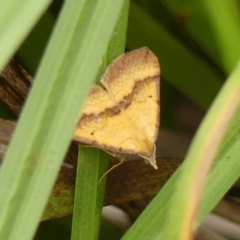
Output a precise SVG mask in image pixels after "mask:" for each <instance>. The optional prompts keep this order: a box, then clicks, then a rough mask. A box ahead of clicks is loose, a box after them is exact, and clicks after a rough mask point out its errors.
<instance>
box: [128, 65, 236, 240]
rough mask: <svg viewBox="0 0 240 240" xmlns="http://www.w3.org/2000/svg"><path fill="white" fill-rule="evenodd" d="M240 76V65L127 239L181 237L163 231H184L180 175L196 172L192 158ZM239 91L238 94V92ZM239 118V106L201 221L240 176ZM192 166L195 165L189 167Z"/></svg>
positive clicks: (209, 186) (207, 192)
mask: <svg viewBox="0 0 240 240" xmlns="http://www.w3.org/2000/svg"><path fill="white" fill-rule="evenodd" d="M239 78H240V65H238V66H237V68H236V70H235V71H234V73H233V74H232V75H231V76H230V78H229V80H228V82H227V84H226V86H225V87H224V88H223V90H222V91H221V94H220V95H219V97H218V98H217V100H216V102H215V103H214V105H213V107H212V108H211V110H210V111H209V114H208V115H207V117H206V118H205V120H204V122H203V124H202V125H201V126H202V127H201V128H200V130H199V132H198V133H197V135H196V138H195V141H194V143H193V145H192V146H191V149H190V151H189V155H188V158H187V161H185V162H184V163H183V164H182V166H181V167H180V168H179V169H178V170H177V171H176V172H175V173H174V174H173V176H172V177H171V179H170V180H169V181H168V182H167V184H166V185H165V186H164V188H163V189H162V190H161V191H160V192H159V193H158V195H157V196H156V197H155V198H154V200H153V201H152V203H151V204H150V205H149V206H148V207H147V208H146V210H145V211H144V212H143V214H142V215H141V216H140V218H139V219H138V220H137V221H136V222H135V223H134V225H133V227H132V228H131V229H130V230H129V231H128V232H127V234H125V236H124V238H123V239H135V238H136V237H138V239H160V238H161V237H162V238H163V239H166V238H165V237H166V236H167V239H178V238H177V237H176V236H174V237H175V238H174V237H172V238H170V237H171V236H172V235H165V236H163V235H162V234H163V232H164V230H165V229H167V230H166V231H170V230H171V233H173V232H175V231H178V230H179V231H183V228H181V227H180V226H181V222H182V221H183V219H182V218H181V219H180V218H178V214H181V216H183V214H184V213H183V211H184V207H183V205H185V206H186V204H188V203H189V202H188V201H187V200H186V198H184V192H185V191H184V189H185V187H186V186H187V185H186V184H187V183H186V182H185V184H184V186H181V190H180V187H179V188H178V190H177V191H176V184H178V181H179V177H180V175H181V174H182V173H183V171H187V174H186V172H185V175H184V176H186V178H188V176H191V175H192V173H191V171H193V172H194V168H193V169H192V168H191V167H192V165H191V164H192V163H190V162H191V161H192V162H194V161H195V160H196V158H198V157H199V154H200V153H199V152H198V151H199V150H198V149H200V148H201V146H202V144H204V142H205V138H207V136H208V135H207V134H208V130H209V129H210V128H211V126H213V125H214V124H215V122H216V121H217V119H215V116H218V113H219V112H220V113H221V109H222V106H224V105H225V100H226V101H227V100H229V97H231V96H232V94H233V95H234V96H236V95H237V96H239V95H240V94H239V87H240V86H239ZM237 92H238V94H236V93H237ZM237 101H238V100H237ZM225 106H226V105H225ZM239 119H240V109H238V110H237V112H236V114H235V116H234V119H233V122H232V123H231V127H230V128H229V129H228V130H227V133H226V136H225V137H224V139H223V142H222V144H221V148H220V151H219V154H218V156H217V157H216V161H215V163H214V165H213V169H212V171H211V172H210V174H209V177H208V183H207V185H206V189H205V191H204V197H203V201H202V205H201V211H200V216H199V219H200V221H201V220H202V219H203V218H204V217H205V216H206V214H208V213H209V211H211V209H212V208H213V207H214V205H215V204H216V203H217V202H218V201H219V200H220V199H221V198H222V196H223V195H224V194H225V193H226V191H227V190H228V189H229V188H230V187H231V186H232V184H233V183H234V182H235V181H236V179H237V178H238V177H239V173H240V165H239V147H238V146H239V144H240V139H239V138H236V135H237V134H238V132H239V131H240V126H239V124H237V123H239ZM227 159H231V161H226V160H227ZM188 164H189V165H188ZM193 164H195V163H193ZM189 166H191V167H190V168H189ZM195 167H196V166H195ZM195 169H196V168H195ZM192 177H194V176H192ZM188 181H190V180H189V179H188ZM190 183H191V181H190ZM173 196H174V200H173V202H174V203H175V205H174V206H173V205H172V204H171V201H169V199H170V198H171V197H173ZM185 196H186V195H185ZM181 199H182V200H181ZM184 200H185V202H184ZM176 202H177V203H176ZM185 211H186V209H185ZM169 214H170V217H169ZM171 214H172V215H171ZM168 217H169V219H168V221H167V223H165V220H166V219H167V218H168ZM173 219H174V220H173ZM172 229H174V231H172ZM179 231H178V233H179ZM139 236H140V237H139Z"/></svg>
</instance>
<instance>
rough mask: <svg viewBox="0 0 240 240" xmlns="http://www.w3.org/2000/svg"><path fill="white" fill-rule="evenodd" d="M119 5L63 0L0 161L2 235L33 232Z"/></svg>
mask: <svg viewBox="0 0 240 240" xmlns="http://www.w3.org/2000/svg"><path fill="white" fill-rule="evenodd" d="M122 5H123V3H122V2H121V1H119V2H116V3H115V4H114V5H113V4H112V1H110V0H105V1H104V4H103V2H101V3H100V2H97V3H96V1H93V0H92V1H89V0H85V1H81V2H79V4H78V5H77V6H76V2H75V1H72V0H69V1H66V2H65V5H64V7H63V9H62V12H61V15H60V17H59V19H58V23H57V25H56V28H55V30H54V33H53V36H52V38H51V41H50V43H49V45H48V49H47V51H46V53H45V56H44V59H43V61H42V64H41V66H40V68H39V71H38V73H37V76H36V79H35V82H34V84H33V87H32V89H31V92H30V95H29V97H28V101H27V103H26V105H25V107H24V110H23V112H22V115H21V118H20V121H19V124H18V127H17V129H16V131H15V134H14V136H13V139H12V142H11V145H10V147H9V149H8V152H7V154H6V157H5V159H4V163H3V165H2V167H1V171H0V184H1V186H0V199H1V201H2V202H1V208H0V238H1V239H6V240H7V239H19V240H21V239H24V240H27V239H31V238H32V236H33V234H34V231H35V229H36V227H37V224H38V221H39V219H40V217H41V214H42V212H43V210H44V207H45V204H46V202H47V198H48V196H49V194H50V191H51V188H52V186H53V184H54V181H55V179H56V176H57V173H58V170H59V167H60V165H61V161H62V159H63V157H64V155H65V153H66V150H67V147H68V145H69V141H70V139H71V136H72V133H73V131H74V128H75V124H76V122H77V119H78V117H79V111H80V108H81V105H82V104H81V102H83V100H84V98H85V97H86V96H87V94H88V90H89V89H90V86H91V83H92V82H93V81H94V80H95V78H96V76H97V73H98V71H99V66H100V64H99V63H101V62H102V61H103V58H104V54H105V52H106V50H107V47H108V44H109V42H110V39H111V36H112V33H113V31H114V28H115V24H116V22H117V19H118V17H119V15H120V13H121V9H122ZM26 226H27V227H26Z"/></svg>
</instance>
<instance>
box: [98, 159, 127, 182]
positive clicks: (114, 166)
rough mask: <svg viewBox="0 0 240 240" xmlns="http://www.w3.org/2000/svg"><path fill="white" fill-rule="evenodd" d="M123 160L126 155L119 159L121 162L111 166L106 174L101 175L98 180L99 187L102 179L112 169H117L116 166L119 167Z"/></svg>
mask: <svg viewBox="0 0 240 240" xmlns="http://www.w3.org/2000/svg"><path fill="white" fill-rule="evenodd" d="M125 158H126V155H124V156H123V157H122V159H121V161H120V162H119V163H117V164H115V165H113V166H112V167H111V168H110V169H109V170H108V171H107V172H105V173H104V174H103V175H102V177H101V178H100V179H99V181H98V186H99V185H100V183H101V181H102V180H103V178H104V177H105V176H106V175H107V174H108V173H110V172H111V171H112V170H113V169H115V168H117V167H118V166H120V165H121V164H122V163H123V162H124V160H125Z"/></svg>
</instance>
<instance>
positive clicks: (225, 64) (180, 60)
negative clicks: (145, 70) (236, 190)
mask: <svg viewBox="0 0 240 240" xmlns="http://www.w3.org/2000/svg"><path fill="white" fill-rule="evenodd" d="M1 1H2V4H3V3H5V5H2V6H3V7H2V8H1V9H0V13H1V14H0V52H1V60H0V67H1V69H2V68H3V67H4V65H5V64H6V63H7V61H8V60H9V58H10V57H12V55H14V54H15V57H16V58H17V59H18V60H19V61H20V62H21V64H22V65H23V66H24V67H25V68H26V69H27V70H28V71H29V72H30V73H31V74H32V75H34V76H35V77H36V81H38V82H39V83H36V86H34V87H35V88H34V90H33V91H34V93H32V95H31V98H29V100H28V103H27V106H26V108H25V109H24V112H23V114H22V118H21V120H20V124H19V125H22V126H19V129H18V130H17V133H16V137H15V138H14V140H13V143H12V144H11V148H10V150H9V153H8V155H7V156H6V164H5V163H4V166H3V168H2V169H1V172H0V189H1V190H0V199H5V200H4V202H3V204H2V207H3V206H5V208H4V209H0V228H1V229H2V230H1V231H0V239H14V236H15V237H16V236H18V237H19V235H18V234H20V233H21V234H23V235H21V236H22V239H31V238H32V236H33V234H34V232H35V228H36V224H35V226H34V224H33V226H32V227H31V226H29V229H30V228H31V229H30V230H29V231H23V232H22V230H21V229H22V228H24V226H22V225H21V221H20V223H19V221H18V218H17V217H16V220H14V221H13V220H12V219H13V216H15V215H16V211H18V212H20V213H22V217H23V219H25V220H26V221H31V218H29V216H28V215H27V212H30V211H35V210H33V208H34V206H35V207H36V208H38V207H39V206H40V208H39V209H40V210H39V211H38V212H36V213H35V217H34V221H35V222H37V221H38V219H39V218H40V216H41V211H42V210H41V209H43V208H44V204H45V203H46V201H47V197H48V194H49V192H50V190H51V186H52V184H53V182H54V178H55V177H56V174H57V171H58V169H59V166H60V164H61V160H62V157H63V156H64V153H65V151H66V149H67V146H68V143H69V141H70V138H71V132H72V131H73V129H74V123H75V122H76V119H77V115H78V111H79V109H80V106H81V101H83V100H84V98H85V97H86V95H87V91H86V89H89V88H90V86H91V83H92V82H93V81H95V80H96V79H97V77H99V75H100V73H101V72H103V70H104V68H105V67H106V66H107V64H108V63H109V62H110V61H111V60H112V59H113V58H114V57H116V56H117V55H119V54H120V53H121V52H123V51H124V39H125V35H126V45H125V47H126V49H127V50H131V49H136V48H139V47H142V46H148V47H149V48H150V49H151V50H152V51H153V52H154V53H155V54H156V55H157V56H158V58H159V60H160V64H161V72H162V74H161V79H162V89H161V102H162V105H161V108H162V111H161V112H162V113H161V122H162V127H165V128H169V129H172V130H176V128H177V126H176V125H175V120H174V114H173V112H174V111H175V106H174V99H175V98H176V95H178V94H183V95H185V96H186V97H187V98H189V99H190V100H191V101H193V102H194V103H195V104H197V105H198V106H199V107H201V108H202V109H203V110H205V111H206V112H207V110H208V109H209V107H210V105H211V104H212V103H213V100H214V99H215V98H216V96H217V94H218V93H219V91H220V89H221V87H222V86H223V83H224V82H225V80H226V78H227V77H228V76H229V74H230V73H231V72H232V71H233V70H234V68H235V67H236V65H237V62H238V59H239V55H240V54H239V53H240V44H239V42H240V29H239V26H240V14H239V3H238V1H236V0H223V1H217V0H212V1H208V0H197V1H190V0H186V1H177V0H176V1H173V0H171V1H168V0H157V1H156V0H148V1H145V0H132V1H131V2H130V6H129V15H128V16H127V14H128V10H127V9H128V1H123V2H122V3H113V2H112V1H107V0H104V1H102V2H101V4H99V3H97V2H96V1H93V0H85V1H73V0H69V1H65V2H64V3H63V2H62V1H54V2H53V3H52V5H50V1H40V2H41V3H39V1H34V0H28V1H25V3H24V4H20V3H18V1H17V0H11V1H8V3H6V2H5V1H3V0H1ZM1 1H0V2H1ZM81 10H82V11H81ZM95 14H96V15H95ZM114 14H115V15H114ZM127 18H128V24H127V29H126V26H125V25H124V21H126V20H127ZM121 19H123V20H122V21H120V20H121ZM94 20H95V22H94ZM78 29H79V32H78ZM116 29H118V30H116ZM53 30H54V31H53ZM102 33H105V34H104V36H103V37H99V36H102ZM114 34H115V35H114ZM50 39H51V40H50ZM119 39H120V40H119ZM113 40H114V41H113ZM47 45H48V49H47V50H46V46H47ZM78 46H79V47H78ZM43 56H44V58H43ZM56 58H57V61H55V59H56ZM83 59H84V61H83ZM100 61H102V62H103V64H102V65H101V67H100V68H99V62H100ZM40 63H41V65H40ZM89 66H93V67H91V68H90V69H91V71H87V70H88V69H89ZM92 69H94V71H93V70H92ZM236 69H237V70H236V71H239V70H238V69H239V67H238V68H236ZM89 72H91V73H92V74H90V73H89ZM79 76H81V77H82V78H83V79H84V80H86V82H85V81H81V83H78V82H79V78H80V77H79ZM234 76H235V79H236V80H235V81H238V82H239V79H240V77H239V75H238V74H235V75H234ZM78 84H79V85H78ZM55 86H57V88H56V87H55ZM76 86H78V87H76ZM76 88H77V89H80V90H79V91H76V90H74V89H76ZM55 89H56V90H55ZM81 89H82V90H81ZM65 90H66V91H65ZM34 95H35V96H34ZM62 95H63V98H62ZM69 96H72V97H71V98H70V97H69ZM54 97H56V98H55V99H53V98H54ZM226 98H227V96H226ZM56 102H58V103H62V105H64V106H65V107H66V108H67V107H69V109H71V110H69V111H66V112H65V113H61V108H60V107H59V106H58V105H57V104H56ZM73 103H74V104H73ZM44 104H45V105H44ZM72 105H74V106H73V107H72ZM36 106H38V107H36ZM70 106H71V107H70ZM48 108H49V109H52V108H53V109H55V111H52V110H50V111H49V110H48ZM34 109H35V110H38V111H37V112H38V113H36V112H34V111H35V110H34ZM0 110H1V112H0V114H1V117H2V118H12V117H13V116H12V115H11V113H10V112H8V111H7V109H6V108H5V106H4V104H2V105H1V109H0ZM61 114H63V115H61ZM69 115H71V116H72V118H71V119H69V117H68V116H69ZM58 119H62V121H59V120H58ZM64 119H65V121H64ZM238 119H239V111H238V112H237V113H236V115H235V116H234V119H233V122H232V124H231V127H230V128H229V130H228V132H227V135H226V136H225V138H224V140H223V142H222V145H221V148H220V151H219V153H218V155H217V158H216V161H215V164H214V168H213V170H212V172H211V174H210V177H209V184H208V188H207V189H206V191H205V193H204V199H203V203H202V207H201V213H200V218H199V219H200V220H202V219H203V218H204V217H205V216H206V214H207V213H208V212H209V211H211V209H212V208H213V207H214V205H215V204H216V203H217V201H218V200H219V199H220V198H221V197H222V196H223V195H224V193H225V192H226V191H227V190H228V189H229V188H230V187H231V185H232V183H233V182H234V181H235V180H236V179H237V178H238V176H239V170H240V169H239V168H240V167H239V164H238V156H239V150H238V148H237V146H238V144H239V139H238V138H236V137H235V136H238V132H239V127H238V125H239V124H238V123H239V120H238ZM42 121H44V122H45V125H41V123H42ZM66 122H68V127H66V126H65V125H66ZM32 123H33V124H32ZM30 125H31V129H32V131H33V132H30V134H29V133H28V134H26V131H27V130H28V129H29V126H30ZM49 126H53V127H52V129H54V128H55V130H52V132H51V133H49V135H51V136H50V137H51V138H49V139H46V138H45V135H44V132H47V131H49V128H51V127H49ZM63 126H64V128H65V129H66V130H65V131H64V132H61V136H60V134H59V133H58V130H59V129H62V128H63ZM178 130H179V129H178ZM180 130H181V129H180ZM34 131H36V132H34ZM58 134H59V135H58ZM62 135H64V138H65V139H64V140H61V141H60V140H59V142H57V140H56V139H58V138H61V137H62ZM205 135H206V138H207V137H208V135H207V132H206V133H205ZM23 139H24V141H23ZM26 139H28V141H29V142H25V140H26ZM19 142H23V143H24V144H23V145H21V144H20V145H19ZM43 142H44V145H42V144H43ZM56 144H59V145H58V148H61V147H59V146H63V147H62V148H61V149H62V151H60V153H58V154H56V155H54V154H55V151H56V147H55V148H54V147H53V146H54V145H56ZM199 144H201V142H199ZM23 149H25V150H23ZM36 149H37V151H39V153H40V155H39V158H40V159H47V160H48V163H47V161H46V162H44V161H43V164H42V165H41V167H42V168H41V169H40V170H39V176H38V177H36V176H33V177H32V176H29V175H28V174H26V172H27V171H28V170H29V169H31V168H32V165H31V162H30V159H32V157H34V156H35V152H36ZM96 154H97V155H99V153H96ZM53 156H54V157H53ZM226 156H228V157H231V163H229V162H228V163H226V161H224V160H225V159H226ZM18 159H19V162H18V161H17V160H18ZM21 159H22V160H21ZM49 159H51V160H52V162H51V163H50V164H49ZM53 159H55V160H53ZM20 160H21V161H20ZM16 164H17V165H18V168H19V172H16V171H15V170H13V169H14V167H13V166H16ZM189 171H190V170H189ZM179 172H180V171H178V172H177V173H176V174H175V175H174V176H173V178H172V179H171V180H170V181H169V183H168V184H167V185H166V186H165V188H164V189H163V190H162V191H161V193H160V194H159V196H158V197H157V198H156V199H155V200H154V201H153V203H152V204H151V206H149V208H148V209H147V211H145V212H144V214H143V215H142V216H141V217H140V219H139V220H138V221H137V222H136V223H135V225H134V226H133V228H131V229H130V231H129V232H128V233H127V234H126V235H125V236H124V237H123V239H136V237H138V239H147V236H151V239H159V237H160V233H159V229H162V227H163V226H162V225H161V226H159V225H160V224H159V222H161V220H162V219H164V218H165V214H167V213H166V212H167V209H168V207H169V209H170V208H171V207H170V206H167V204H166V202H168V199H169V198H170V197H171V195H172V192H173V191H174V190H173V189H174V181H177V180H176V179H177V177H178V176H179V174H180V173H179ZM47 173H48V174H50V175H51V174H52V179H50V178H49V179H50V180H49V179H47V178H46V179H47V180H46V182H45V184H46V186H48V187H47V188H46V191H45V190H44V191H43V192H41V191H42V190H41V191H40V190H39V189H40V188H39V189H36V186H37V185H34V187H33V186H32V185H31V184H32V182H31V181H30V180H31V179H32V180H33V181H36V184H43V183H42V181H40V179H41V177H42V178H44V176H45V175H46V174H47ZM18 174H19V175H18ZM13 176H14V177H13ZM48 181H49V184H48ZM8 182H11V183H13V184H9V185H8V184H6V183H8ZM3 183H4V184H3ZM29 183H30V184H29ZM220 183H221V184H220ZM19 186H20V187H19ZM26 186H27V187H28V188H27V190H28V191H26ZM31 187H32V188H31ZM17 189H22V191H20V190H19V192H17V191H18V190H17ZM34 191H35V193H34ZM39 191H40V193H41V194H42V196H43V197H42V198H41V197H39V201H37V202H34V201H33V202H32V208H30V207H29V206H30V205H29V202H28V200H29V199H30V198H34V196H35V197H36V196H38V195H37V193H39ZM33 193H34V194H35V195H34V194H33ZM14 194H16V195H14ZM32 194H33V195H32ZM41 194H39V195H41ZM3 196H4V198H3ZM8 196H9V197H8ZM16 196H17V197H16ZM19 196H20V197H19ZM22 196H24V198H22ZM21 198H22V199H21ZM36 198H37V197H36ZM13 199H17V200H16V202H14V203H13V201H12V200H13ZM29 201H31V200H29ZM4 204H5V205H4ZM19 204H20V205H19ZM21 204H22V205H21ZM36 204H39V205H36ZM19 206H21V208H20V209H19V210H16V209H18V207H19ZM163 206H165V207H164V208H163ZM90 207H91V206H90ZM98 207H99V206H98ZM99 208H100V207H99ZM7 209H9V211H8V210H7ZM26 209H28V211H26ZM156 211H157V212H158V213H159V214H154V213H155V212H156ZM149 219H151V221H150V220H149ZM153 219H154V220H155V222H156V223H155V225H154V223H153ZM34 221H33V222H34ZM70 221H71V220H70V219H67V218H66V219H59V220H56V221H55V222H51V223H50V222H49V223H48V222H46V223H44V224H42V225H41V227H40V229H39V231H38V234H37V235H36V236H35V239H68V238H69V234H70V233H69V231H70V223H69V222H70ZM149 222H150V223H151V224H150V225H148V226H146V223H149ZM59 226H60V227H59ZM143 226H145V228H144V230H142V228H143ZM10 227H11V231H12V232H13V233H11V234H13V235H11V234H10V233H9V232H10ZM111 227H112V226H111V225H109V223H107V222H103V223H102V228H101V230H100V237H99V239H106V234H109V235H110V236H109V235H108V239H120V236H119V235H121V234H120V233H119V231H118V230H116V229H114V228H113V229H114V230H111V231H110V230H109V229H110V228H111ZM165 227H167V226H165ZM57 229H58V230H57ZM59 229H61V234H60V235H57V233H59V232H60V231H59ZM111 229H112V228H111ZM140 230H141V234H139V232H140ZM92 231H93V230H92ZM14 232H15V233H14ZM14 234H16V235H14ZM25 234H26V235H25ZM51 234H52V235H51ZM55 234H56V235H55ZM93 236H94V237H92V239H97V236H96V235H94V234H93ZM101 236H102V238H101ZM103 236H104V237H103ZM18 239H20V238H18ZM75 239H78V238H75ZM82 239H83V238H82Z"/></svg>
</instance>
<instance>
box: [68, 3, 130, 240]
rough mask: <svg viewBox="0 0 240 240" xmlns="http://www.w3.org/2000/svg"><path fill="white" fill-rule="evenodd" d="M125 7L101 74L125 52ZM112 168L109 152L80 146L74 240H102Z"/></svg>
mask: <svg viewBox="0 0 240 240" xmlns="http://www.w3.org/2000/svg"><path fill="white" fill-rule="evenodd" d="M123 4H124V6H123V8H122V11H121V15H120V17H119V19H118V22H117V24H116V28H115V30H114V34H113V35H112V38H111V42H110V44H109V46H108V50H107V51H106V54H105V58H104V61H103V64H102V68H101V70H100V72H103V71H104V70H105V69H106V67H107V64H108V63H110V62H111V61H112V60H113V59H114V58H116V57H117V56H118V55H120V54H121V53H123V51H124V48H125V41H126V32H127V20H128V9H129V0H125V1H124V2H123ZM98 75H100V74H98ZM99 101H101V100H99ZM106 137H107V136H106ZM108 165H109V156H107V154H106V153H105V152H103V151H101V150H98V149H94V148H87V147H80V151H79V162H78V171H77V179H76V189H75V200H74V211H73V224H72V236H71V239H72V240H77V239H82V240H83V239H86V240H90V239H98V235H99V227H100V221H101V212H102V206H103V201H104V194H105V183H106V179H107V176H105V177H104V178H103V179H102V180H101V182H99V179H100V178H101V177H102V176H103V174H104V173H106V172H107V169H108Z"/></svg>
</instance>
